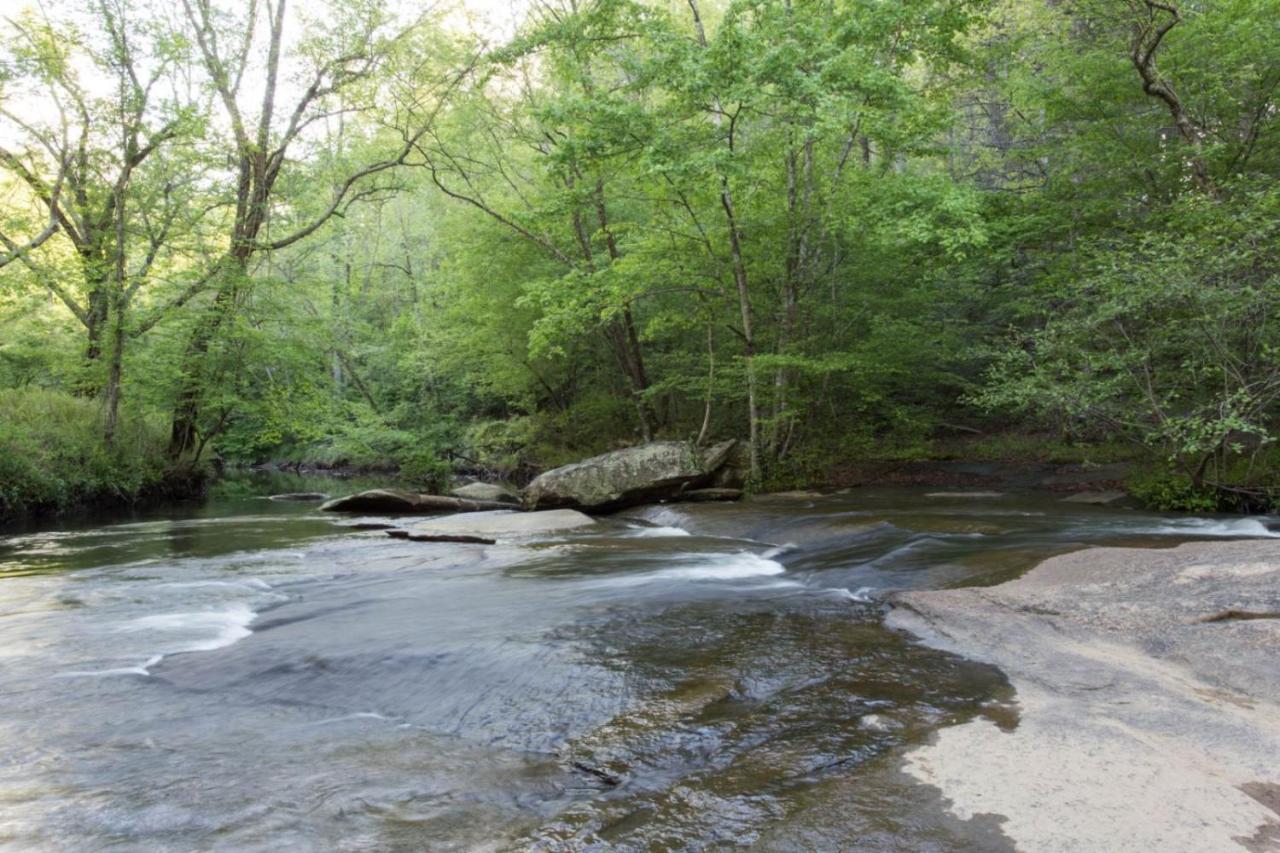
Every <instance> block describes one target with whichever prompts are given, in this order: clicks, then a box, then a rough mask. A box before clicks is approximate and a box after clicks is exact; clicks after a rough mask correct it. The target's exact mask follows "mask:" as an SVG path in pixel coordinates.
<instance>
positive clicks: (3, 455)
mask: <svg viewBox="0 0 1280 853" xmlns="http://www.w3.org/2000/svg"><path fill="white" fill-rule="evenodd" d="M167 443H168V431H167V422H166V421H165V420H164V419H163V418H159V417H156V416H154V415H150V416H149V415H147V414H146V413H138V412H134V411H132V410H128V409H126V410H124V411H122V413H121V420H120V424H119V426H118V429H117V433H116V437H115V440H114V441H113V442H112V443H111V444H110V445H107V444H106V443H105V442H104V440H103V436H102V412H101V406H100V405H99V403H98V402H97V401H95V400H93V399H91V398H88V397H74V396H72V395H70V394H66V393H62V392H57V391H50V390H47V389H40V388H22V389H0V523H5V524H10V523H18V522H26V521H31V520H34V519H38V518H43V517H48V516H57V515H64V514H68V513H77V512H87V511H94V510H102V509H116V508H128V507H135V506H138V505H140V504H149V503H150V504H154V503H159V502H169V501H177V500H187V499H191V498H195V497H199V496H200V495H201V494H203V492H204V488H205V485H206V482H207V480H208V471H207V470H206V468H205V467H204V466H192V465H174V464H172V463H171V462H170V461H169V459H168V456H167V453H166V447H167Z"/></svg>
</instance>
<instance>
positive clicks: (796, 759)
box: [0, 484, 1280, 851]
mask: <svg viewBox="0 0 1280 853" xmlns="http://www.w3.org/2000/svg"><path fill="white" fill-rule="evenodd" d="M277 487H278V484H277ZM334 488H335V490H336V489H338V488H341V486H336V487H334ZM936 495H937V492H936V490H935V491H930V490H925V489H884V490H875V489H860V490H857V491H854V492H850V493H847V494H839V495H826V496H813V495H808V496H807V495H803V494H801V495H793V496H787V497H762V498H757V499H753V500H749V501H747V502H744V503H741V504H687V505H686V504H681V505H668V506H656V507H648V508H643V509H638V510H632V511H628V512H623V513H621V514H619V515H615V516H611V517H609V518H604V519H601V520H600V522H599V523H598V524H597V525H595V526H593V527H591V528H586V529H584V530H582V531H574V532H572V533H566V534H564V535H560V536H554V535H553V536H545V537H541V538H538V539H535V540H528V541H510V542H503V541H499V543H498V544H497V545H493V546H480V545H457V544H446V543H417V542H406V541H398V540H393V539H390V538H388V537H386V536H385V535H384V534H382V533H381V532H378V531H364V530H356V529H354V528H352V527H350V526H349V525H350V524H351V523H352V522H354V521H357V519H354V518H346V517H334V516H331V515H328V514H324V513H321V512H319V511H318V508H317V505H316V504H309V503H288V502H276V501H270V500H266V499H265V498H262V497H254V496H246V495H243V494H242V495H240V496H237V497H221V498H214V499H211V500H210V501H209V502H207V503H206V504H204V505H200V506H186V507H176V508H170V509H167V510H158V511H151V512H147V513H140V514H138V515H136V516H134V517H131V518H127V519H115V520H105V521H104V520H97V521H93V522H90V521H78V522H70V521H68V522H64V523H61V524H58V525H53V526H45V527H40V528H33V529H28V530H16V531H10V532H9V533H7V534H4V533H3V532H0V744H3V750H2V752H0V847H3V848H5V849H15V850H40V849H59V850H66V849H101V848H104V847H112V848H116V849H125V850H134V849H136V850H195V849H200V850H206V849H214V850H219V849H225V850H424V849H425V850H590V849H621V850H702V849H708V848H716V847H729V848H732V847H753V848H755V849H760V850H831V849H851V848H852V849H860V850H912V851H916V850H938V851H953V850H975V851H976V850H993V849H1001V847H1002V846H1003V845H1004V843H1005V842H1004V840H1003V838H1002V836H1001V834H1000V830H999V819H998V818H997V817H994V816H981V815H979V816H977V817H975V818H973V819H971V820H969V821H960V820H958V819H956V818H954V817H951V816H949V815H948V814H947V813H946V809H945V803H944V802H943V801H942V799H941V797H940V796H939V795H938V793H937V792H936V791H934V790H933V789H930V788H927V787H925V786H921V785H918V784H915V783H913V782H912V781H911V780H910V779H908V778H907V777H906V776H905V775H904V774H902V773H901V772H900V771H899V770H898V767H899V764H900V756H901V755H902V753H903V751H904V750H905V749H907V748H909V747H910V746H911V745H912V744H915V743H919V742H921V741H923V740H924V739H927V738H928V737H929V736H930V734H931V733H932V732H934V731H936V730H938V729H939V728H940V727H943V726H947V725H953V724H956V723H959V722H963V721H965V720H968V719H971V718H973V717H974V716H975V715H987V716H989V717H990V718H991V719H993V720H994V721H995V722H997V723H998V724H999V725H1002V726H1005V727H1014V726H1016V725H1017V722H1018V712H1017V704H1016V696H1014V695H1013V693H1012V691H1011V690H1010V688H1009V687H1008V686H1007V683H1006V682H1005V679H1004V678H1003V676H1002V675H1001V674H1000V672H999V671H998V670H995V669H994V668H992V667H989V666H986V665H982V664H977V663H973V662H969V661H965V660H962V659H959V658H956V657H954V656H951V655H947V654H943V653H940V652H936V651H932V650H929V649H926V648H923V647H921V646H919V645H916V644H915V643H913V642H912V641H911V639H910V638H909V637H906V636H903V635H900V634H897V633H894V632H891V631H889V630H887V629H885V628H884V627H883V626H882V615H883V612H884V605H883V604H882V599H883V597H884V595H885V594H886V593H887V592H889V591H892V590H901V589H913V588H938V587H947V586H956V585H972V584H993V583H999V582H1001V581H1003V580H1007V579H1009V578H1011V577H1015V576H1016V575H1017V574H1019V573H1020V572H1022V571H1025V570H1026V569H1028V568H1030V567H1031V566H1033V565H1035V564H1036V563H1037V562H1039V561H1040V560H1042V559H1044V558H1045V557H1048V556H1050V555H1053V554H1056V553H1062V552H1065V551H1068V550H1073V549H1076V548H1080V547H1085V546H1088V545H1099V544H1122V545H1140V546H1150V547H1161V546H1170V545H1174V544H1177V543H1179V542H1183V541H1187V540H1189V539H1197V538H1212V537H1238V536H1276V535H1280V534H1278V533H1277V532H1275V531H1274V530H1272V529H1270V527H1269V526H1268V524H1269V522H1267V521H1266V520H1263V519H1258V518H1227V517H1213V518H1191V517H1186V516H1161V515H1155V514H1150V513H1144V512H1138V511H1133V510H1122V509H1113V508H1101V507H1090V506H1085V505H1079V504H1071V503H1064V502H1063V501H1061V500H1060V499H1059V497H1060V496H1055V495H1048V494H1010V495H1004V496H1000V497H975V496H966V495H964V494H955V495H945V494H944V495H943V496H936ZM359 520H360V521H370V520H375V519H368V518H363V519H359Z"/></svg>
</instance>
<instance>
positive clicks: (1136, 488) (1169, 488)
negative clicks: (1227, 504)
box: [1128, 470, 1224, 512]
mask: <svg viewBox="0 0 1280 853" xmlns="http://www.w3.org/2000/svg"><path fill="white" fill-rule="evenodd" d="M1128 488H1129V493H1130V494H1132V495H1133V496H1134V497H1136V498H1137V499H1138V500H1140V501H1142V503H1143V504H1144V505H1145V506H1147V507H1150V508H1151V509H1156V510H1161V511H1166V512H1216V511H1218V510H1219V509H1223V508H1224V507H1222V500H1221V496H1220V495H1219V494H1218V493H1217V492H1216V491H1215V490H1213V489H1209V488H1206V487H1204V486H1199V487H1197V486H1196V485H1195V484H1194V483H1192V482H1191V478H1190V477H1188V476H1187V475H1185V474H1177V473H1171V472H1169V471H1159V470H1157V471H1151V472H1147V473H1146V474H1143V475H1140V476H1137V477H1135V478H1133V479H1132V480H1130V481H1129V484H1128Z"/></svg>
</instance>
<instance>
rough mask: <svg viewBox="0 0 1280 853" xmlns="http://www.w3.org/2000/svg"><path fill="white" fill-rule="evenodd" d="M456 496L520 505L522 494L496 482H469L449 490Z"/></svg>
mask: <svg viewBox="0 0 1280 853" xmlns="http://www.w3.org/2000/svg"><path fill="white" fill-rule="evenodd" d="M449 494H451V495H453V496H454V497H455V498H466V499H467V500H473V501H493V502H495V503H504V504H513V505H519V503H520V496H519V495H518V494H516V493H515V492H513V491H512V490H511V489H508V488H507V487H506V486H499V485H497V484H496V483H467V484H466V485H465V486H459V487H458V488H456V489H454V490H452V491H451V492H449Z"/></svg>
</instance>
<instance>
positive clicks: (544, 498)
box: [524, 441, 735, 512]
mask: <svg viewBox="0 0 1280 853" xmlns="http://www.w3.org/2000/svg"><path fill="white" fill-rule="evenodd" d="M734 444H735V442H734V441H726V442H723V443H721V444H717V445H714V446H712V447H709V448H697V447H694V446H693V445H692V444H689V443H687V442H683V441H655V442H651V443H649V444H642V445H640V446H638V447H629V448H627V449H626V450H615V451H613V452H612V453H605V454H602V455H600V456H594V457H592V458H590V459H586V460H584V461H582V462H576V463H574V464H572V465H565V466H564V467H562V468H555V469H553V470H551V471H547V472H546V473H544V474H542V475H541V476H539V477H538V478H537V479H535V480H534V481H533V482H532V483H530V484H529V486H528V488H526V489H525V491H524V500H525V505H526V506H528V507H530V508H532V509H546V508H553V507H576V508H579V509H589V510H594V511H597V512H609V511H611V510H615V509H622V508H623V507H628V506H635V505H636V504H642V503H650V502H653V501H659V500H671V499H675V498H678V497H679V496H680V494H681V493H682V492H684V491H686V490H689V489H696V488H699V487H701V486H703V485H707V484H708V483H709V482H710V480H711V479H712V477H713V476H714V475H715V473H716V471H718V470H719V469H720V468H721V467H722V466H723V465H724V464H725V460H726V459H728V457H729V454H730V453H731V452H732V450H733V447H734Z"/></svg>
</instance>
